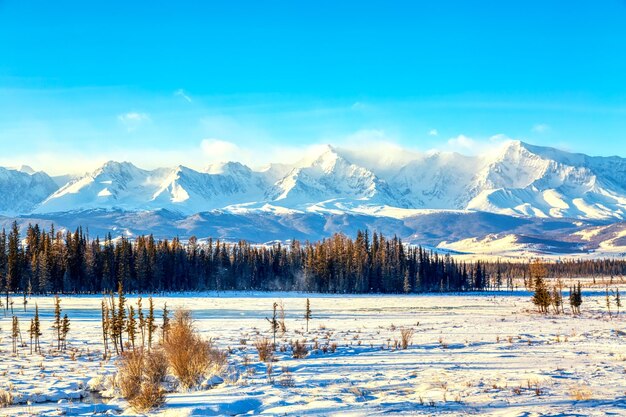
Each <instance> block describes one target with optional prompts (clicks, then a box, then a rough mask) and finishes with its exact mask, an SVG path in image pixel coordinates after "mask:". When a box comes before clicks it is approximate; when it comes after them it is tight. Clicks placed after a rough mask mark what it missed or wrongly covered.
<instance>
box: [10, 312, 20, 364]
mask: <svg viewBox="0 0 626 417" xmlns="http://www.w3.org/2000/svg"><path fill="white" fill-rule="evenodd" d="M19 335H20V324H19V320H18V318H17V316H13V324H12V326H11V340H12V342H13V354H14V355H16V354H17V346H18V343H17V339H18V337H19Z"/></svg>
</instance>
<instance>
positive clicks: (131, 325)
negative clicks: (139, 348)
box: [126, 305, 137, 350]
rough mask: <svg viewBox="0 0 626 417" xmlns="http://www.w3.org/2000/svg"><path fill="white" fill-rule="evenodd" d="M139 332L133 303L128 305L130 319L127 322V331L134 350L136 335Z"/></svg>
mask: <svg viewBox="0 0 626 417" xmlns="http://www.w3.org/2000/svg"><path fill="white" fill-rule="evenodd" d="M136 332H137V321H136V320H135V308H134V307H133V306H132V305H131V306H129V307H128V321H127V322H126V333H127V334H128V340H129V341H130V345H131V346H132V348H133V350H135V336H136Z"/></svg>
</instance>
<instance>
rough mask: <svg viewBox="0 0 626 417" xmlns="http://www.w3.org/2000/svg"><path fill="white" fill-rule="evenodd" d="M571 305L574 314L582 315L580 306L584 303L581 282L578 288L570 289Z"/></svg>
mask: <svg viewBox="0 0 626 417" xmlns="http://www.w3.org/2000/svg"><path fill="white" fill-rule="evenodd" d="M569 303H570V306H571V307H572V314H580V306H581V304H582V303H583V296H582V289H581V286H580V281H578V286H575V287H572V288H570V294H569Z"/></svg>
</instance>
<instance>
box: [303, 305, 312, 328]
mask: <svg viewBox="0 0 626 417" xmlns="http://www.w3.org/2000/svg"><path fill="white" fill-rule="evenodd" d="M304 319H305V320H306V332H307V333H308V332H309V320H311V301H310V300H309V299H308V298H307V299H306V310H305V312H304Z"/></svg>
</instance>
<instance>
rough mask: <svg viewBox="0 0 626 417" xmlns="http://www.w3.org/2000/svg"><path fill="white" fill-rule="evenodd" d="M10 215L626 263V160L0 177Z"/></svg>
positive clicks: (566, 156) (326, 151)
mask: <svg viewBox="0 0 626 417" xmlns="http://www.w3.org/2000/svg"><path fill="white" fill-rule="evenodd" d="M63 178H66V179H67V183H65V184H64V185H62V186H60V187H59V185H58V182H59V181H63ZM0 215H3V216H4V217H0V223H1V224H3V225H6V224H9V223H10V222H11V221H13V219H17V220H18V221H19V222H21V223H30V222H40V223H41V224H42V225H47V224H51V223H55V224H57V226H61V227H68V228H70V229H71V228H74V227H77V226H79V225H82V226H86V227H89V228H90V230H92V231H94V232H95V233H100V232H105V231H107V230H108V231H111V232H114V233H117V234H124V235H128V236H132V235H135V234H141V233H153V232H154V233H155V234H157V235H160V236H162V237H168V236H170V237H171V236H172V235H179V236H190V235H192V234H194V235H201V236H202V235H204V236H209V235H211V236H214V237H220V238H224V239H231V240H236V239H240V238H243V239H251V240H254V241H257V242H263V241H268V240H277V239H278V240H280V239H283V240H286V239H290V238H293V237H296V238H299V239H309V238H310V239H317V238H321V237H324V236H327V235H329V234H330V233H334V232H344V233H348V234H352V233H353V232H354V231H355V230H357V229H362V228H368V229H371V230H380V231H383V232H385V233H386V234H397V235H398V236H400V237H402V238H403V239H404V240H405V241H407V242H412V243H424V244H428V245H430V246H432V247H439V248H441V250H446V251H456V252H464V251H467V252H473V253H483V254H484V253H492V252H497V251H498V250H500V249H499V248H503V247H507V248H509V252H510V253H512V252H515V251H517V252H519V253H522V252H523V253H527V252H528V253H536V252H541V251H548V252H551V253H558V254H565V253H586V252H585V251H593V250H602V251H605V252H607V251H608V252H609V253H621V252H620V251H622V248H623V251H624V253H626V243H624V242H622V241H623V240H624V238H623V236H626V233H625V232H624V230H625V228H626V226H625V225H626V159H624V158H620V157H590V156H587V155H582V154H574V153H569V152H564V151H561V150H557V149H553V148H546V147H541V146H533V145H529V144H526V143H523V142H519V141H510V142H507V143H505V144H503V145H502V146H501V147H500V148H498V149H496V150H494V151H492V152H490V153H488V154H485V155H479V156H465V155H461V154H458V153H454V152H427V153H415V152H408V151H407V152H405V153H401V152H400V151H398V149H393V150H390V154H389V155H383V154H381V155H380V158H378V159H376V158H375V157H373V153H372V152H371V150H370V152H369V153H367V154H364V153H360V152H359V150H355V149H342V148H336V147H333V146H326V147H323V148H322V149H319V151H318V152H317V153H315V154H314V155H308V156H306V157H304V158H302V159H301V160H300V161H296V162H293V163H277V164H271V165H269V166H268V167H266V168H264V169H260V170H253V169H251V168H249V167H247V166H245V165H242V164H241V163H238V162H226V163H221V164H213V165H210V166H208V167H207V168H206V169H205V170H202V171H198V170H194V169H191V168H188V167H185V166H177V167H174V168H158V169H153V170H145V169H141V168H139V167H137V166H135V165H133V164H132V163H130V162H115V161H110V162H107V163H106V164H104V165H102V166H101V167H98V168H97V169H95V170H94V171H93V172H90V173H88V174H85V175H83V176H78V177H70V176H67V177H64V176H57V177H54V178H51V177H50V176H48V175H47V174H45V173H43V172H35V171H34V170H33V169H31V168H29V167H27V166H24V167H20V168H18V169H6V168H0ZM609 226H611V227H609ZM598 230H602V233H596V231H598ZM625 242H626V241H625ZM622 244H623V245H622ZM607 248H608V249H607Z"/></svg>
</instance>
